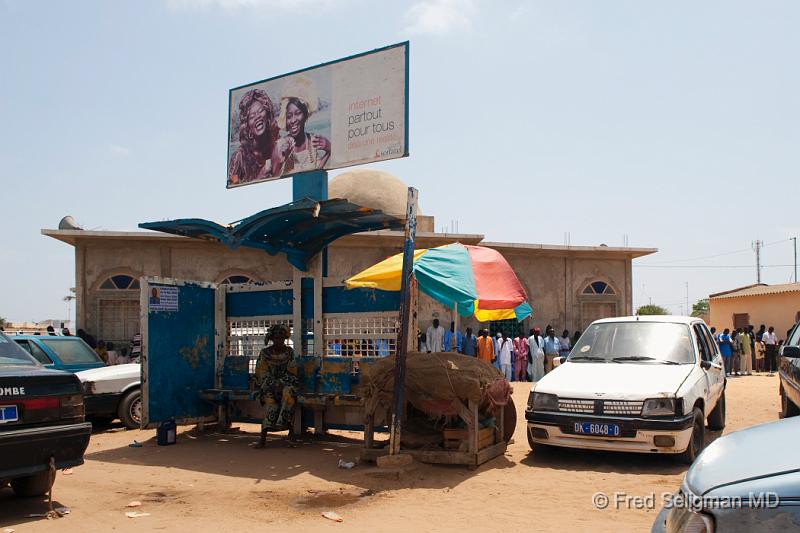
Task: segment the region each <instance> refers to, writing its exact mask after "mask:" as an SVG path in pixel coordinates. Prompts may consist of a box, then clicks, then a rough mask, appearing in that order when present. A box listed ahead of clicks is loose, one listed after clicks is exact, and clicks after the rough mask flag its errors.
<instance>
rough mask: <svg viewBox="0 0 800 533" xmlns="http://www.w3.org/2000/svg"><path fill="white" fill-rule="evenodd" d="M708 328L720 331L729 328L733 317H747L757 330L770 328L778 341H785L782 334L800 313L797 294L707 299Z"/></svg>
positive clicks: (799, 297)
mask: <svg viewBox="0 0 800 533" xmlns="http://www.w3.org/2000/svg"><path fill="white" fill-rule="evenodd" d="M709 307H710V313H711V316H710V320H711V322H710V323H709V325H710V326H714V327H715V328H717V330H719V331H722V330H723V329H724V328H733V315H734V314H738V313H748V314H749V315H750V324H752V325H753V326H755V328H756V329H758V326H760V325H761V324H764V325H765V326H767V327H770V326H774V327H775V334H776V335H777V336H778V338H779V339H786V331H787V330H788V329H789V328H791V327H792V326H793V325H794V324H795V322H796V320H797V315H798V313H800V292H784V293H780V294H768V295H764V296H743V297H739V298H711V299H710V300H709Z"/></svg>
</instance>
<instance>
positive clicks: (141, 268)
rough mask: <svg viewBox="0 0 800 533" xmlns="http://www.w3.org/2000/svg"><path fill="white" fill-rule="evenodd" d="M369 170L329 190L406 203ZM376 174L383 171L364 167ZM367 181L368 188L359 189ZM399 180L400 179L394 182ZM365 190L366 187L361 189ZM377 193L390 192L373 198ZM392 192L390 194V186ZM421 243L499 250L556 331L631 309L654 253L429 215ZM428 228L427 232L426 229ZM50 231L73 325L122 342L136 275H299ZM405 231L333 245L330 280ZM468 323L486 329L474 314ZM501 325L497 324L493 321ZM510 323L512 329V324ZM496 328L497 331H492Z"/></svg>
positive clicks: (152, 240)
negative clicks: (66, 274)
mask: <svg viewBox="0 0 800 533" xmlns="http://www.w3.org/2000/svg"><path fill="white" fill-rule="evenodd" d="M364 172H365V171H363V170H361V171H354V172H349V173H345V174H342V175H340V176H337V178H335V179H334V180H333V181H332V182H331V184H330V194H329V196H331V197H345V195H346V197H347V198H348V199H349V200H350V201H351V202H354V203H357V204H359V205H368V206H370V207H375V208H378V209H382V210H383V211H385V212H388V213H391V214H402V213H403V212H404V210H405V190H406V187H405V185H404V184H402V182H400V181H399V180H397V178H394V177H393V176H390V175H388V174H386V173H377V175H369V176H365V175H364ZM368 172H371V173H373V174H375V173H376V172H377V171H368ZM365 178H368V179H369V183H371V184H372V186H371V187H363V184H364V183H363V182H362V183H361V185H362V187H360V188H359V187H355V186H354V183H358V182H359V181H361V180H362V179H365ZM397 182H399V184H398V183H397ZM359 190H365V191H367V192H365V193H364V194H362V195H359V194H358V191H359ZM375 191H384V194H383V195H382V196H381V195H377V196H376V192H375ZM386 191H390V192H389V193H386ZM423 220H424V224H422V225H421V227H420V230H421V231H419V232H418V234H417V248H428V247H433V246H441V245H444V244H449V243H453V242H461V243H463V244H480V245H482V246H487V247H490V248H494V249H496V250H498V251H499V252H501V253H502V254H503V256H504V257H505V258H506V260H507V261H508V262H509V264H510V265H511V267H512V268H513V269H514V271H515V272H516V274H517V277H518V278H519V279H520V281H521V283H522V285H523V286H524V287H525V290H526V291H527V294H528V298H529V302H530V304H531V306H532V307H533V310H534V313H533V317H532V318H529V319H527V320H525V321H524V322H523V323H522V324H520V325H519V326H518V327H521V328H523V330H524V331H525V332H526V333H527V331H528V329H529V328H532V327H535V326H539V327H541V328H542V329H543V330H544V327H545V326H546V325H548V324H551V325H553V326H554V327H555V328H556V330H557V331H558V332H559V333H560V331H561V330H562V329H568V330H570V332H572V331H574V330H576V329H579V330H582V329H584V328H585V327H586V326H587V325H588V324H589V323H591V322H592V321H593V320H596V319H599V318H605V317H609V316H616V315H630V314H632V313H633V308H632V293H631V291H632V286H633V283H632V271H631V266H632V261H633V259H635V258H637V257H641V256H644V255H648V254H651V253H654V252H655V251H656V250H655V249H652V248H612V247H607V246H597V247H587V246H552V245H544V244H522V243H501V242H485V241H484V239H483V236H482V235H474V234H447V233H435V232H433V231H432V229H433V227H434V221H433V217H430V216H427V217H425V218H424V219H423ZM425 230H428V231H425ZM42 233H43V234H44V235H46V236H48V237H52V238H54V239H58V240H60V241H63V242H64V243H67V244H69V245H71V246H73V247H74V248H75V287H76V327H79V328H83V329H85V330H87V331H88V332H90V333H92V334H93V335H94V336H95V337H97V338H98V339H103V340H110V341H116V342H126V341H128V340H130V338H131V337H132V336H133V335H134V334H135V333H137V332H138V331H139V278H140V277H142V276H159V277H165V278H175V279H182V280H192V281H209V282H215V283H247V282H265V281H278V280H291V279H293V275H294V272H293V267H292V266H291V265H289V264H288V263H287V261H286V260H285V257H284V256H282V255H278V256H271V255H269V254H267V253H266V252H264V251H260V250H256V249H250V248H239V249H236V250H231V249H229V248H227V247H226V246H224V245H222V244H219V243H216V242H210V241H204V240H197V239H189V238H185V237H179V236H173V235H168V234H163V233H155V232H149V231H137V232H114V231H84V230H80V229H60V230H50V229H46V230H42ZM402 244H403V234H402V232H396V231H374V232H368V233H361V234H356V235H349V236H346V237H343V238H341V239H339V240H337V241H335V242H334V243H333V244H332V245H330V246H329V247H328V265H327V278H328V279H327V280H326V281H332V282H341V281H343V280H345V279H347V278H349V277H350V276H352V275H354V274H356V273H358V272H360V271H361V270H363V269H365V268H367V267H369V266H371V265H373V264H375V263H377V262H379V261H381V260H383V259H385V258H386V257H388V256H391V255H394V254H396V253H399V252H401V251H402ZM433 318H439V320H440V321H441V323H442V324H443V325H445V326H447V325H448V324H449V322H450V321H451V320H453V311H452V310H451V309H446V308H444V307H443V306H441V305H439V304H438V303H436V302H434V301H432V300H431V299H429V298H427V297H425V296H424V295H421V296H420V298H419V302H418V323H419V325H420V327H421V328H422V329H423V330H424V329H425V328H426V327H427V325H428V324H429V323H430V321H431V320H432V319H433ZM461 325H462V328H465V327H472V328H473V330H477V329H478V328H479V327H480V326H484V327H485V326H487V325H486V324H483V325H481V324H478V323H476V322H475V321H474V319H466V320H463V319H462V321H461ZM495 326H496V325H495ZM504 327H510V325H509V324H506V325H504ZM493 329H496V327H495V328H493Z"/></svg>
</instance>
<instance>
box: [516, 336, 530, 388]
mask: <svg viewBox="0 0 800 533" xmlns="http://www.w3.org/2000/svg"><path fill="white" fill-rule="evenodd" d="M514 357H515V359H514V380H516V381H528V375H527V367H528V339H526V338H525V335H523V334H522V330H521V329H520V330H518V331H517V336H516V337H514Z"/></svg>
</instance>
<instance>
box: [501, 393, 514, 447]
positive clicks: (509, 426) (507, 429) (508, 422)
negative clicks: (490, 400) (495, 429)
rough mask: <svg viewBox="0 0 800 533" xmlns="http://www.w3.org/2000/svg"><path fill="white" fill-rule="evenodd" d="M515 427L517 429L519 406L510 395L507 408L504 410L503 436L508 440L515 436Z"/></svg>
mask: <svg viewBox="0 0 800 533" xmlns="http://www.w3.org/2000/svg"><path fill="white" fill-rule="evenodd" d="M515 429H517V408H516V406H515V405H514V398H512V397H511V396H509V397H508V403H507V404H506V408H505V409H504V410H503V438H504V439H505V441H506V442H508V441H510V440H511V438H512V437H513V436H514V430H515Z"/></svg>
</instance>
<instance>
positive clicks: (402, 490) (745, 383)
mask: <svg viewBox="0 0 800 533" xmlns="http://www.w3.org/2000/svg"><path fill="white" fill-rule="evenodd" d="M528 390H529V387H528V386H526V385H525V384H521V383H519V384H515V387H514V400H515V402H516V404H517V406H519V407H518V411H519V423H518V424H517V431H516V435H515V440H514V443H513V444H512V445H511V446H510V447H509V449H508V452H507V453H506V454H505V456H503V457H498V458H496V459H494V460H492V461H490V462H488V463H486V464H484V465H483V466H481V467H480V468H478V469H477V470H473V471H470V470H467V469H466V468H463V467H445V466H432V465H419V466H418V467H417V468H416V469H414V470H413V471H411V472H409V473H406V474H405V475H404V476H403V477H402V478H401V479H400V480H387V479H381V478H376V477H374V476H373V475H372V474H371V473H374V470H375V469H376V468H375V467H372V466H368V465H358V466H357V467H356V468H354V469H352V470H343V469H339V468H337V462H338V460H339V459H340V458H343V459H345V460H352V459H354V458H356V457H357V456H358V452H359V446H360V441H359V440H358V438H359V437H360V434H356V433H347V432H336V433H332V434H330V435H326V436H323V437H320V438H319V440H316V441H314V442H309V443H302V444H299V445H297V447H294V448H293V447H290V446H289V444H288V442H287V441H286V440H284V439H282V438H275V439H274V440H271V441H270V442H269V443H268V446H267V448H266V449H264V450H256V449H252V448H250V444H251V443H253V442H254V441H255V440H256V438H257V433H256V432H257V430H258V428H257V426H249V425H245V426H242V430H243V431H242V432H241V433H239V434H196V433H194V432H191V431H188V428H187V430H186V431H183V432H182V433H181V434H180V436H179V438H178V444H177V445H175V446H168V447H158V446H156V444H155V432H154V431H125V430H121V429H116V430H114V429H112V430H110V431H106V432H103V433H97V434H95V435H94V436H93V437H92V441H91V443H90V444H89V449H88V450H87V452H86V464H85V465H83V466H81V467H78V468H75V469H74V473H73V474H72V475H63V474H62V473H59V476H58V480H57V482H56V486H55V493H54V496H55V500H56V501H57V504H58V505H63V506H66V507H69V508H70V510H71V513H70V514H69V515H67V516H66V517H64V518H61V519H58V520H44V519H41V518H30V517H28V516H27V515H29V514H31V513H41V512H43V511H45V510H46V505H45V504H44V503H43V502H42V501H39V500H36V499H28V500H23V499H18V498H15V497H14V496H13V494H12V493H11V491H10V489H8V488H6V489H3V490H2V491H0V527H2V528H7V527H11V528H13V529H14V530H16V531H20V532H22V531H58V532H70V531H81V532H82V531H110V530H115V531H123V532H124V531H151V530H169V531H198V532H199V531H215V532H217V531H239V532H241V531H247V530H251V531H254V530H257V531H329V530H330V531H336V530H339V531H345V530H346V531H348V532H362V531H363V532H370V533H374V532H376V531H387V532H391V531H403V532H406V531H415V530H416V531H493V532H496V531H515V532H519V531H525V530H531V529H533V530H538V531H593V532H602V531H649V528H650V526H651V524H652V522H653V520H654V518H655V516H656V514H657V513H658V510H659V508H660V504H659V503H657V504H656V506H655V508H652V509H647V508H645V509H638V510H629V509H606V510H597V509H595V508H594V507H593V505H592V495H593V494H594V493H596V492H598V491H602V492H605V493H606V494H609V495H612V494H614V493H615V492H625V493H627V494H629V495H633V496H643V497H645V496H648V495H650V494H653V493H655V494H656V495H657V499H659V498H660V497H661V496H660V495H661V494H662V493H664V492H672V491H674V490H675V489H676V488H677V487H678V486H679V485H680V482H681V479H682V477H683V474H684V472H685V467H683V466H682V465H680V464H677V463H676V462H675V461H673V460H671V459H670V458H669V457H663V456H662V457H658V456H642V455H628V454H614V453H600V452H589V451H574V450H553V451H551V450H540V451H538V452H536V453H532V452H531V451H530V449H529V448H528V443H527V440H526V437H525V423H524V422H525V421H524V412H523V408H522V407H521V406H524V405H525V402H526V400H527V396H528ZM777 390H778V381H777V378H776V377H767V376H753V377H744V378H737V379H731V380H729V384H728V396H727V400H728V426H727V429H726V430H725V432H726V433H727V432H730V431H735V430H738V429H742V428H745V427H748V426H752V425H755V424H759V423H763V422H769V421H773V420H776V419H777V418H778V408H779V402H778V400H779V397H778V394H777ZM134 439H136V440H138V441H139V442H141V443H143V447H142V448H130V447H128V444H129V443H130V442H132V441H133V440H134ZM133 500H138V501H141V502H142V506H141V507H139V508H137V509H128V508H126V505H127V504H128V503H129V502H131V501H133ZM131 510H135V511H140V512H146V513H149V514H150V516H145V517H140V518H127V517H126V516H125V513H126V511H131ZM329 510H333V511H336V512H337V513H338V514H339V515H341V516H342V517H343V518H344V522H343V523H335V522H331V521H328V520H326V519H324V518H322V517H321V513H322V512H323V511H329Z"/></svg>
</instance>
